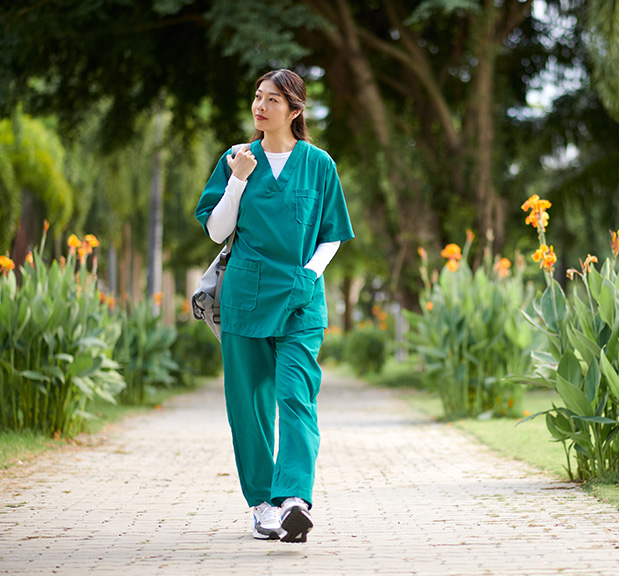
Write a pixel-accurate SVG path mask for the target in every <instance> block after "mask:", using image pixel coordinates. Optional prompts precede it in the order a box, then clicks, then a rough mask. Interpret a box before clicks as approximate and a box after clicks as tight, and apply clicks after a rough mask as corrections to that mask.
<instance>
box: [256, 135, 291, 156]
mask: <svg viewBox="0 0 619 576" xmlns="http://www.w3.org/2000/svg"><path fill="white" fill-rule="evenodd" d="M296 144H297V140H296V138H295V137H294V136H293V135H292V132H290V131H289V132H287V133H284V134H274V133H273V132H265V133H264V138H263V139H262V149H263V150H264V151H265V152H275V153H282V152H290V151H291V150H292V149H293V148H294V147H295V146H296Z"/></svg>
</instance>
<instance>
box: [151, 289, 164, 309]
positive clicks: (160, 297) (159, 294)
mask: <svg viewBox="0 0 619 576" xmlns="http://www.w3.org/2000/svg"><path fill="white" fill-rule="evenodd" d="M162 301H163V292H155V293H154V294H153V302H154V303H155V305H156V306H161V302H162Z"/></svg>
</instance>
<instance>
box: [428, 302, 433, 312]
mask: <svg viewBox="0 0 619 576" xmlns="http://www.w3.org/2000/svg"><path fill="white" fill-rule="evenodd" d="M432 308H434V303H433V302H432V300H428V301H427V302H426V310H427V311H428V312H432Z"/></svg>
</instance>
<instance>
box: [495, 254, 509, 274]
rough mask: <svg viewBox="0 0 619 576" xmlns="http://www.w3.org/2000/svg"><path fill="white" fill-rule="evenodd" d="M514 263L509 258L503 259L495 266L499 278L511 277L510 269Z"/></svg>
mask: <svg viewBox="0 0 619 576" xmlns="http://www.w3.org/2000/svg"><path fill="white" fill-rule="evenodd" d="M511 266H512V263H511V262H510V260H509V259H508V258H501V259H500V260H499V261H498V262H497V263H496V264H495V265H494V271H495V272H496V275H497V276H498V277H499V278H507V277H508V276H509V269H510V268H511Z"/></svg>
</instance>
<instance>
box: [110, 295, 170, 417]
mask: <svg viewBox="0 0 619 576" xmlns="http://www.w3.org/2000/svg"><path fill="white" fill-rule="evenodd" d="M154 310H155V306H154V304H153V302H152V301H148V300H143V301H141V302H137V303H135V304H131V305H129V306H128V307H127V309H126V310H123V311H121V312H120V324H121V334H120V338H119V339H118V341H117V342H116V346H115V348H114V355H113V357H114V359H115V360H116V361H117V362H118V363H119V364H120V365H121V367H122V368H121V373H122V375H123V377H124V379H125V382H126V384H127V385H126V387H125V388H124V390H123V391H122V392H121V394H120V400H121V402H122V403H123V404H137V405H140V404H144V403H145V402H146V400H147V398H148V394H149V392H150V391H151V390H152V389H154V388H156V387H158V386H167V387H169V386H172V385H173V384H174V383H175V382H176V381H177V373H178V371H179V365H178V364H177V362H176V361H175V360H174V359H173V358H172V347H173V345H174V343H175V341H176V337H177V334H176V329H175V328H174V327H170V326H164V325H163V324H162V321H161V315H160V314H157V313H155V312H154Z"/></svg>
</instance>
